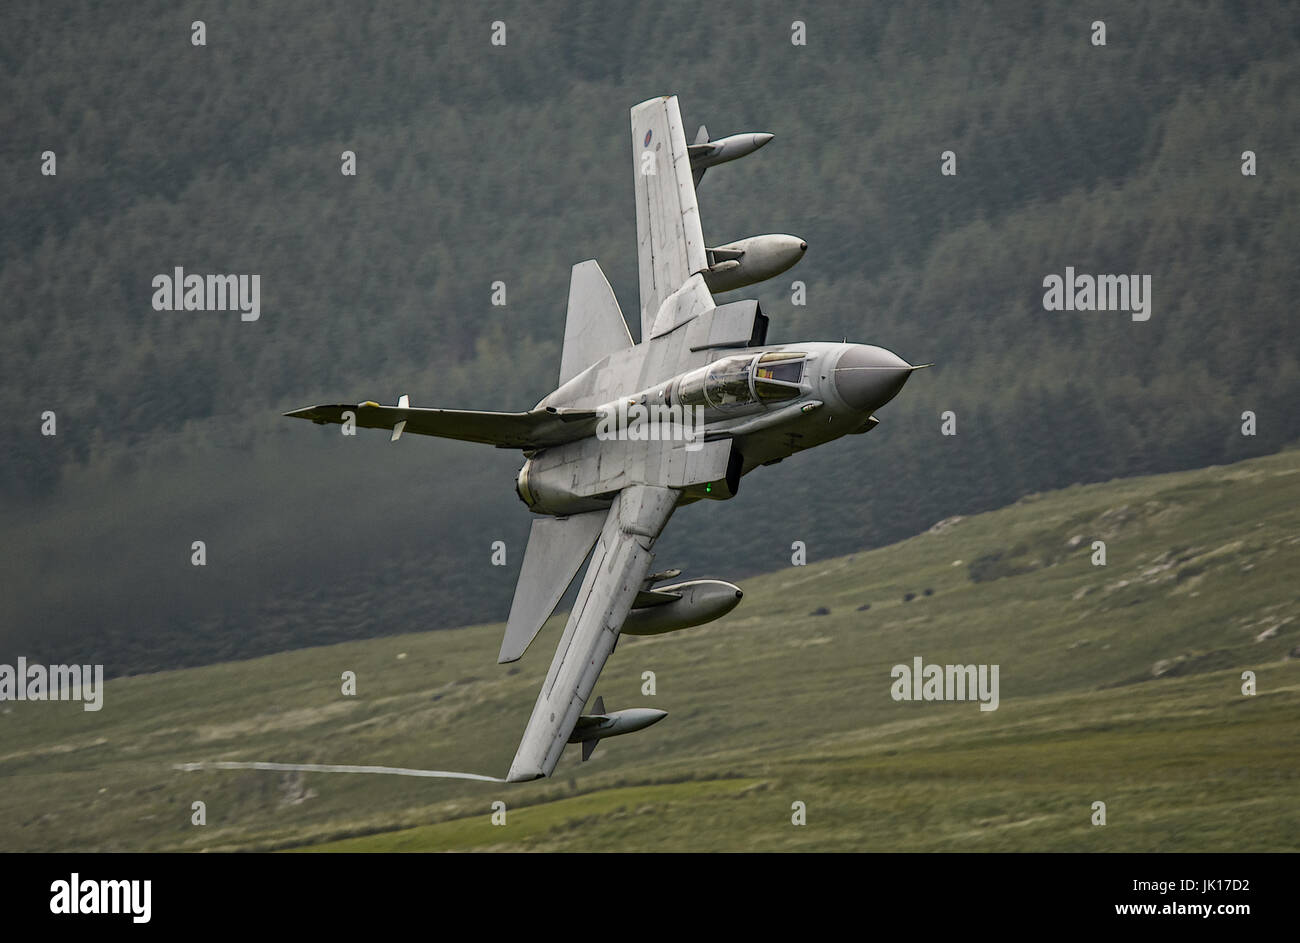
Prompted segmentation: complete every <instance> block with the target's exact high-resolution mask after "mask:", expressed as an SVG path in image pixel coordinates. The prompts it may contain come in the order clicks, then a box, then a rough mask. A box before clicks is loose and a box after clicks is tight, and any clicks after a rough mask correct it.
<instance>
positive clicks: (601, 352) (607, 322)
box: [560, 259, 632, 386]
mask: <svg viewBox="0 0 1300 943" xmlns="http://www.w3.org/2000/svg"><path fill="white" fill-rule="evenodd" d="M631 346H632V335H631V333H630V332H629V331H628V329H627V321H625V320H623V312H622V310H621V309H620V308H619V306H618V299H617V298H615V297H614V290H613V289H612V288H610V287H609V282H608V281H607V280H606V279H605V273H604V272H602V271H601V270H600V266H599V265H597V264H596V262H595V260H594V259H588V260H587V261H586V262H579V263H578V264H577V265H575V266H574V267H573V274H572V275H571V276H570V277H569V314H568V318H567V319H566V320H565V322H564V352H563V353H562V354H561V355H560V385H561V386H563V385H564V384H565V383H567V382H569V381H570V380H572V379H573V378H574V377H576V376H577V375H578V374H579V373H581V372H582V371H583V370H586V369H587V368H588V367H590V366H591V365H592V364H593V363H595V362H596V361H598V360H602V359H604V358H605V357H608V356H609V355H610V354H612V353H614V352H615V351H617V350H624V349H626V348H628V347H631Z"/></svg>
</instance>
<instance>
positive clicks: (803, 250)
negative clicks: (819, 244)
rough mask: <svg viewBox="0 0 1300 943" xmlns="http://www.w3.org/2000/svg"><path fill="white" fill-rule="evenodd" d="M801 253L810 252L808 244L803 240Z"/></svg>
mask: <svg viewBox="0 0 1300 943" xmlns="http://www.w3.org/2000/svg"><path fill="white" fill-rule="evenodd" d="M799 251H800V252H807V251H808V243H806V242H804V241H803V240H802V239H800V240H799Z"/></svg>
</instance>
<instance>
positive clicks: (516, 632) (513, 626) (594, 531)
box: [497, 511, 606, 713]
mask: <svg viewBox="0 0 1300 943" xmlns="http://www.w3.org/2000/svg"><path fill="white" fill-rule="evenodd" d="M605 517H606V512H605V511H588V512H587V513H586V514H573V515H571V516H569V517H565V518H558V517H539V518H537V519H536V520H535V521H533V526H532V529H531V530H530V531H529V532H528V548H527V549H526V550H525V551H524V564H523V566H522V567H521V568H520V570H519V582H518V583H516V584H515V598H514V601H513V602H512V603H511V604H510V618H509V619H507V620H506V634H505V638H504V639H502V641H501V654H500V655H499V656H498V657H497V661H498V662H500V663H501V664H505V663H506V662H508V661H518V660H519V658H520V657H522V656H523V654H524V652H525V651H527V650H528V646H529V645H531V644H532V642H533V639H534V638H536V637H537V633H538V632H539V631H540V630H541V628H542V626H543V625H544V624H545V622H546V620H547V619H549V618H550V617H551V613H553V612H554V611H555V607H556V606H557V605H559V602H560V597H561V596H563V595H564V591H565V590H566V589H568V588H569V584H570V583H572V582H573V578H574V577H575V576H577V574H578V568H579V567H580V566H582V561H583V560H585V559H586V558H587V554H588V553H590V552H591V547H592V545H593V544H595V542H596V538H597V537H599V536H600V528H601V526H602V525H603V524H604V523H605ZM597 713H599V712H597Z"/></svg>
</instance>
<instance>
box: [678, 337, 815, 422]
mask: <svg viewBox="0 0 1300 943" xmlns="http://www.w3.org/2000/svg"><path fill="white" fill-rule="evenodd" d="M806 356H807V355H806V354H804V353H803V352H802V351H795V350H777V351H772V352H770V353H766V354H757V355H753V354H751V355H748V356H743V357H723V358H722V359H720V360H715V361H714V362H713V363H711V364H709V365H708V366H706V367H701V368H700V369H699V370H696V371H693V372H692V373H688V374H687V375H686V376H684V377H682V381H681V387H680V389H679V393H678V395H679V397H680V399H681V402H682V405H684V406H706V407H709V408H711V409H735V408H738V407H740V406H748V405H751V404H754V403H770V402H777V401H780V400H786V399H794V398H795V397H797V396H798V395H799V392H800V389H799V382H800V381H801V380H802V379H803V367H804V358H805V357H806Z"/></svg>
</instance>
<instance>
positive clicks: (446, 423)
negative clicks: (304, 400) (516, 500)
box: [285, 396, 596, 450]
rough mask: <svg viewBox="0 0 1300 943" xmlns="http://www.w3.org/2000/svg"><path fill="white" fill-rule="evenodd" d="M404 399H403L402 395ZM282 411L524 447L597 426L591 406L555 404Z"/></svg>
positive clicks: (323, 419) (561, 439)
mask: <svg viewBox="0 0 1300 943" xmlns="http://www.w3.org/2000/svg"><path fill="white" fill-rule="evenodd" d="M402 399H403V400H406V397H405V396H403V397H402ZM285 415H286V416H288V417H290V418H291V419H310V420H311V421H312V422H314V423H317V424H323V423H327V422H331V423H336V424H342V423H344V422H347V421H349V420H351V421H352V422H354V423H355V424H356V426H357V428H360V429H391V430H393V432H394V433H395V434H394V436H393V441H396V440H397V439H398V438H399V437H400V436H401V435H402V433H403V432H406V433H414V434H416V435H432V436H440V437H442V438H444V439H460V440H461V441H464V442H482V443H484V444H486V445H495V446H497V448H509V449H525V450H528V449H540V448H545V447H546V446H549V445H562V444H563V443H565V442H572V441H574V440H576V439H583V438H586V437H587V436H589V435H592V434H593V433H594V431H595V429H596V413H595V411H594V410H589V409H556V408H554V407H552V408H548V409H534V410H532V411H531V412H526V413H497V412H485V411H480V410H473V409H419V408H412V407H410V406H406V405H398V406H380V405H379V404H378V403H375V402H371V401H367V402H364V403H359V404H355V405H354V404H350V403H338V404H334V405H329V406H307V407H305V408H303V409H295V410H294V411H293V412H288V413H285ZM399 427H400V428H399Z"/></svg>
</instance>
